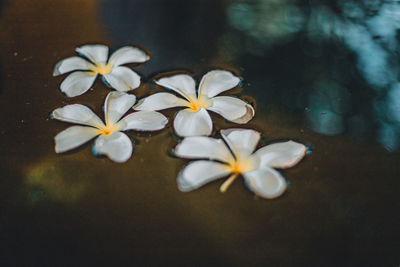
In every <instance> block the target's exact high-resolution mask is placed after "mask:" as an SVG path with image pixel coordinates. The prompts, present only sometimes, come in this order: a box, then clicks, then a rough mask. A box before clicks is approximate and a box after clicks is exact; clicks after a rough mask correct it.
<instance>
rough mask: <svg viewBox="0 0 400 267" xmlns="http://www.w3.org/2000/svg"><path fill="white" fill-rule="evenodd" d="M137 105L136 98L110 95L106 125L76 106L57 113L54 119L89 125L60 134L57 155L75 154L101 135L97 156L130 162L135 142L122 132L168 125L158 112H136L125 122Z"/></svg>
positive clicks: (107, 100) (96, 147)
mask: <svg viewBox="0 0 400 267" xmlns="http://www.w3.org/2000/svg"><path fill="white" fill-rule="evenodd" d="M135 101H136V97H135V96H134V95H130V94H126V93H123V92H115V91H114V92H111V93H109V94H108V95H107V97H106V100H105V103H104V113H105V124H104V123H103V122H102V121H101V119H100V118H99V117H98V116H97V115H96V114H95V113H94V112H93V111H92V110H91V109H89V108H88V107H86V106H84V105H80V104H73V105H67V106H65V107H62V108H58V109H56V110H54V111H53V113H52V118H54V119H57V120H60V121H66V122H72V123H76V124H81V125H86V126H71V127H69V128H67V129H66V130H64V131H62V132H60V133H59V134H57V135H56V137H55V138H54V140H55V144H56V146H55V151H56V152H57V153H62V152H65V151H68V150H71V149H73V148H76V147H78V146H80V145H82V144H84V143H86V142H87V141H89V140H90V139H92V138H94V137H96V136H98V135H100V136H99V137H98V138H97V139H96V141H95V143H94V146H93V153H94V154H101V155H106V156H108V157H109V158H110V159H111V160H113V161H115V162H125V161H127V160H128V159H129V158H130V157H131V155H132V142H131V140H130V139H129V137H128V136H127V135H125V134H124V133H122V132H121V131H127V130H137V131H157V130H161V129H163V128H164V127H165V125H166V124H167V122H168V119H167V118H166V117H165V116H164V115H162V114H161V113H159V112H156V111H139V112H134V113H131V114H129V115H127V116H125V117H124V118H123V119H121V117H122V116H123V115H124V114H125V113H126V112H127V111H128V110H129V109H130V108H131V107H132V106H133V104H135ZM120 119H121V120H120Z"/></svg>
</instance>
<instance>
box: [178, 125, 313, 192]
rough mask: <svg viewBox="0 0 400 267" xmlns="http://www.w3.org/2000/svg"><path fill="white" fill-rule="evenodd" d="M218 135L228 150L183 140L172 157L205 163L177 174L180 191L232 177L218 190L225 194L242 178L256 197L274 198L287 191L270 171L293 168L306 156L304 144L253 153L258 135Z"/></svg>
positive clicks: (198, 139) (217, 143)
mask: <svg viewBox="0 0 400 267" xmlns="http://www.w3.org/2000/svg"><path fill="white" fill-rule="evenodd" d="M221 135H222V137H223V139H224V140H225V142H226V144H228V146H227V145H226V144H225V143H224V142H223V141H222V140H221V139H215V138H210V137H205V136H194V137H186V138H185V139H183V141H182V142H181V143H180V144H179V145H177V146H176V149H175V154H176V155H177V156H179V157H182V158H190V159H208V160H197V161H194V162H191V163H189V164H188V165H187V166H186V167H185V168H184V169H183V170H182V171H181V172H180V173H179V175H178V178H177V182H178V187H179V189H180V190H181V191H183V192H188V191H192V190H194V189H197V188H199V187H201V186H202V185H204V184H206V183H208V182H211V181H213V180H216V179H219V178H222V177H224V176H227V175H229V174H231V176H230V177H229V178H228V179H227V180H226V181H225V182H224V183H223V184H222V185H221V187H220V191H221V192H225V191H226V190H227V189H228V187H229V185H230V184H231V183H232V182H233V181H234V180H235V179H236V178H237V177H238V175H239V174H242V175H243V177H244V179H245V182H246V185H247V186H248V187H249V189H250V190H252V191H253V192H254V193H255V194H256V195H258V196H260V197H263V198H268V199H270V198H276V197H278V196H280V195H281V194H282V193H283V192H284V191H285V190H286V181H285V179H284V178H283V177H282V176H281V174H280V173H279V172H277V171H276V170H274V169H273V168H281V169H285V168H289V167H292V166H294V165H296V164H297V163H298V162H299V161H300V160H301V159H302V158H303V157H304V155H305V153H306V147H305V146H304V145H303V144H300V143H296V142H293V141H288V142H282V143H275V144H272V145H268V146H265V147H262V148H260V149H258V150H257V151H256V152H254V153H253V151H254V150H255V148H256V146H257V143H258V141H259V139H260V133H258V132H256V131H254V130H249V129H227V130H222V131H221ZM228 147H229V148H228ZM215 160H216V161H215Z"/></svg>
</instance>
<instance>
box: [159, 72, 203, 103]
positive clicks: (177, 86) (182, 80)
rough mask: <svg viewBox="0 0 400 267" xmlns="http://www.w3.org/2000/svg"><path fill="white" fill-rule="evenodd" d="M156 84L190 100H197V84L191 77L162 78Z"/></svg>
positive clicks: (184, 75)
mask: <svg viewBox="0 0 400 267" xmlns="http://www.w3.org/2000/svg"><path fill="white" fill-rule="evenodd" d="M155 82H156V84H158V85H160V86H163V87H165V88H168V89H171V90H174V91H175V92H177V93H178V94H180V95H182V96H183V97H185V98H186V99H188V100H190V99H195V98H196V83H195V81H194V80H193V78H192V77H190V76H189V75H186V74H177V75H174V76H171V77H165V78H161V79H159V80H157V81H155Z"/></svg>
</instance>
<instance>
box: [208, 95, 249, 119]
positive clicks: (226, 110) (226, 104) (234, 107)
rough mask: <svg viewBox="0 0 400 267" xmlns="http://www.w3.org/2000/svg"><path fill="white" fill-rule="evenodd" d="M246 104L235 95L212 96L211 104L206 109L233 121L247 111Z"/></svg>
mask: <svg viewBox="0 0 400 267" xmlns="http://www.w3.org/2000/svg"><path fill="white" fill-rule="evenodd" d="M247 105H248V104H247V103H246V102H244V101H243V100H241V99H239V98H236V97H230V96H217V97H214V98H212V106H211V107H209V108H207V109H208V110H211V111H214V112H215V113H218V114H219V115H221V116H222V117H224V118H225V119H227V120H229V121H234V120H236V119H239V118H241V117H243V116H244V115H245V114H246V113H247Z"/></svg>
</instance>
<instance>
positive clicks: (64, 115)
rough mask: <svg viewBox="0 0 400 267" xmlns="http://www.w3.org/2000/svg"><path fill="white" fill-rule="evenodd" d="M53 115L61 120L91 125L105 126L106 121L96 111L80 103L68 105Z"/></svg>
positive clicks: (52, 115)
mask: <svg viewBox="0 0 400 267" xmlns="http://www.w3.org/2000/svg"><path fill="white" fill-rule="evenodd" d="M51 117H52V118H54V119H57V120H60V121H66V122H72V123H78V124H83V125H89V126H93V127H101V126H104V123H103V122H102V121H101V120H100V118H99V117H97V115H96V114H94V112H93V111H92V110H91V109H90V108H88V107H86V106H84V105H80V104H72V105H67V106H65V107H62V108H58V109H56V110H54V111H53V113H52V114H51Z"/></svg>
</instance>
